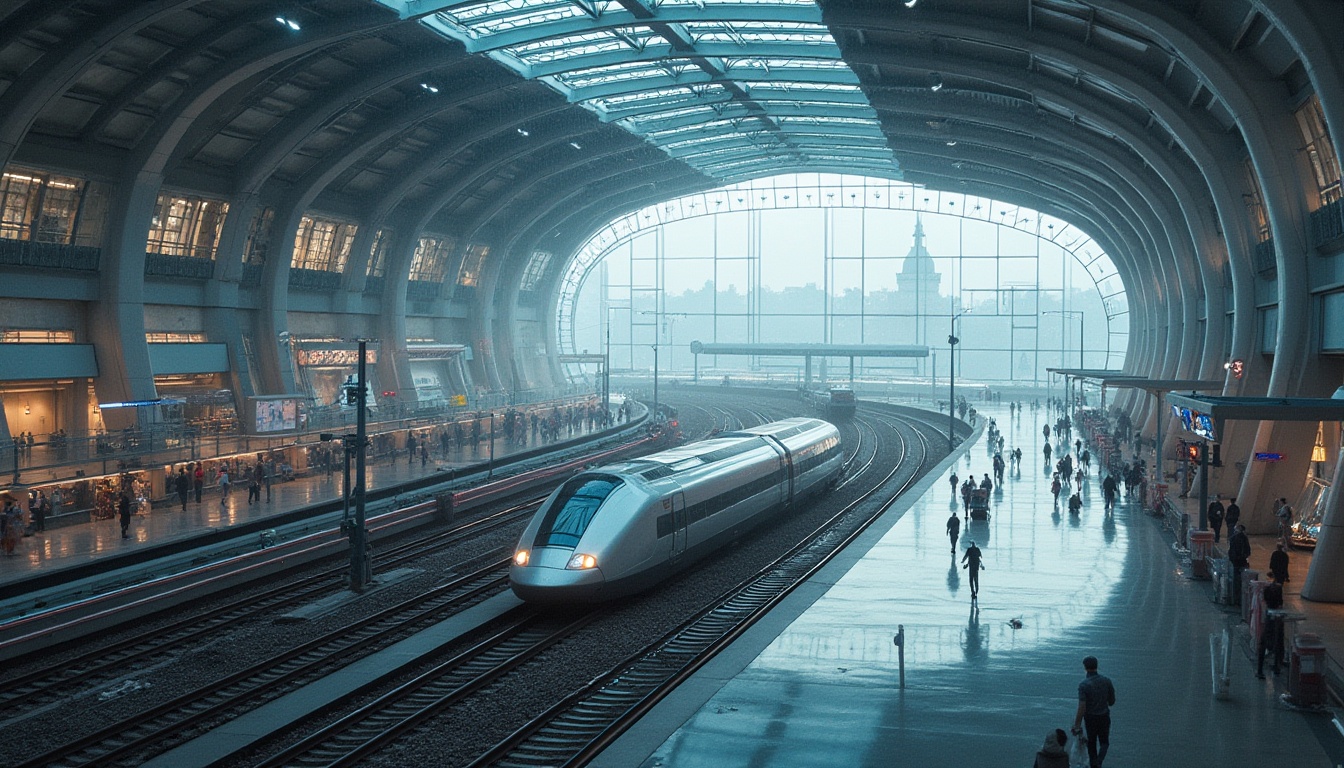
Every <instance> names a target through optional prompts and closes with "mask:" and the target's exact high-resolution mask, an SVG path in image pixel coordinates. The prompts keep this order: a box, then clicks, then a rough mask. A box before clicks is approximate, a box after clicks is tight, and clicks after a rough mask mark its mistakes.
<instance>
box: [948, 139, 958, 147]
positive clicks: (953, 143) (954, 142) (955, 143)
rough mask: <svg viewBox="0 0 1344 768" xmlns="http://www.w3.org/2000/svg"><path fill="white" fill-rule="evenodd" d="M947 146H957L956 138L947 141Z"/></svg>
mask: <svg viewBox="0 0 1344 768" xmlns="http://www.w3.org/2000/svg"><path fill="white" fill-rule="evenodd" d="M947 146H949V147H955V146H957V140H956V139H952V140H951V141H949V142H947Z"/></svg>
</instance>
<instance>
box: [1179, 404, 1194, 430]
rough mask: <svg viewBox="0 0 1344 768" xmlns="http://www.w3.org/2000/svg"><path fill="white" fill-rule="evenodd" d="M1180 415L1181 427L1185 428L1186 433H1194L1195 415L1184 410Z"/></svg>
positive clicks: (1187, 409)
mask: <svg viewBox="0 0 1344 768" xmlns="http://www.w3.org/2000/svg"><path fill="white" fill-rule="evenodd" d="M1179 415H1180V417H1181V426H1182V427H1184V428H1185V431H1186V432H1194V431H1195V423H1194V414H1192V413H1191V412H1190V409H1189V408H1182V409H1181V410H1180V414H1179Z"/></svg>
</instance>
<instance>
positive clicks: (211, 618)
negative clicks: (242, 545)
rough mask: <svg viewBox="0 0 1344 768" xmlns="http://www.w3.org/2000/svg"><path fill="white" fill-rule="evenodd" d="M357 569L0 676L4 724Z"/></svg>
mask: <svg viewBox="0 0 1344 768" xmlns="http://www.w3.org/2000/svg"><path fill="white" fill-rule="evenodd" d="M544 498H545V497H540V498H532V499H528V500H527V501H524V502H522V503H519V504H514V505H511V506H509V507H507V508H505V509H502V510H499V511H497V512H493V513H490V514H487V515H483V516H481V517H479V518H476V519H474V520H471V521H469V522H466V523H463V524H462V525H458V526H454V527H453V528H451V529H449V530H446V531H439V532H436V533H434V534H431V535H429V536H423V537H420V538H417V539H415V540H413V541H409V542H406V543H404V544H400V545H398V546H396V547H393V548H391V549H388V550H387V551H386V552H384V553H380V555H379V558H378V563H379V567H380V568H391V567H395V566H398V565H402V564H404V563H408V562H413V561H414V560H416V559H417V558H420V557H423V556H424V555H425V554H427V553H429V552H432V551H434V550H435V549H439V548H442V547H444V546H449V545H451V544H454V543H457V542H459V541H463V540H466V539H469V538H471V537H476V536H480V535H481V534H483V533H486V532H488V531H492V530H495V529H498V528H501V527H506V526H509V525H515V524H518V523H521V522H522V521H524V520H526V519H527V518H528V517H529V516H530V515H531V514H532V513H533V511H534V510H535V509H536V508H537V506H538V505H539V504H540V503H541V501H542V500H543V499H544ZM348 572H349V567H348V566H347V565H342V566H340V567H336V568H330V569H326V570H324V571H322V572H321V573H317V574H313V575H311V576H307V577H304V578H302V579H299V580H298V581H295V582H288V583H284V584H281V585H279V586H277V588H276V589H274V590H271V591H267V592H265V593H262V594H258V595H250V596H247V597H243V598H240V599H238V600H234V601H232V602H230V603H228V604H226V605H222V606H219V607H217V608H214V609H212V610H210V611H209V612H207V613H205V614H198V615H195V616H191V617H187V618H184V619H181V620H179V621H176V622H173V623H171V624H169V625H168V626H161V627H155V628H153V629H150V630H146V631H143V632H139V633H136V634H134V635H132V636H131V637H127V638H124V639H122V640H119V641H117V642H115V643H111V644H107V645H102V646H98V647H93V648H90V649H89V650H88V651H87V652H85V653H81V654H79V655H78V656H75V657H73V658H70V659H65V660H62V661H61V662H59V663H56V664H52V665H48V666H45V667H42V668H39V669H35V670H33V671H31V672H27V673H24V674H21V675H16V676H11V677H8V678H5V679H0V719H12V718H13V719H18V718H22V717H23V716H24V713H29V712H33V711H35V710H36V709H37V708H38V707H41V706H43V705H45V704H48V703H51V702H54V701H58V700H60V699H61V698H63V697H66V696H69V695H71V694H72V692H74V691H76V690H77V689H80V688H89V687H91V686H95V685H98V684H99V683H104V682H107V681H110V680H114V679H117V678H122V677H125V676H126V675H127V673H128V672H134V671H135V670H136V669H140V668H143V667H145V666H149V665H152V664H155V663H157V662H159V661H160V660H161V659H163V658H165V657H166V656H168V655H170V654H173V653H176V652H179V651H181V650H182V649H185V648H191V647H197V646H199V645H201V644H202V643H204V642H208V641H209V639H210V637H211V635H213V634H216V633H218V632H220V631H221V630H223V629H226V628H228V627H232V626H237V624H238V623H239V622H243V621H247V620H249V619H250V618H252V617H255V616H259V615H263V614H268V613H273V612H275V611H279V610H284V609H286V608H289V607H292V606H296V605H301V604H304V603H308V602H311V601H313V600H316V599H320V598H321V597H324V596H326V595H329V594H334V593H336V592H339V591H340V590H341V589H342V588H343V582H344V580H345V578H346V576H347V574H348Z"/></svg>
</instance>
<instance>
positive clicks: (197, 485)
mask: <svg viewBox="0 0 1344 768" xmlns="http://www.w3.org/2000/svg"><path fill="white" fill-rule="evenodd" d="M192 488H194V489H195V491H196V503H197V504H200V503H201V491H203V490H205V465H204V464H201V463H199V462H197V464H196V472H195V474H193V475H192Z"/></svg>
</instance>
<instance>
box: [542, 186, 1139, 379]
mask: <svg viewBox="0 0 1344 768" xmlns="http://www.w3.org/2000/svg"><path fill="white" fill-rule="evenodd" d="M790 208H795V209H797V208H851V209H853V208H869V209H874V208H875V209H886V210H897V211H921V212H927V213H929V214H942V215H951V216H960V217H964V218H967V219H973V220H977V221H983V222H988V223H991V224H996V225H999V226H1004V227H1010V228H1012V229H1015V230H1017V231H1020V232H1025V233H1028V234H1031V235H1034V236H1036V237H1039V238H1041V239H1043V240H1047V241H1049V242H1051V243H1053V244H1054V245H1055V246H1057V247H1058V248H1060V249H1061V250H1062V251H1064V252H1066V253H1068V254H1069V255H1070V256H1071V257H1072V259H1073V261H1074V263H1076V264H1077V265H1078V266H1080V267H1081V268H1082V269H1083V271H1084V272H1085V273H1086V274H1087V276H1088V278H1089V279H1091V281H1092V283H1093V284H1094V285H1095V286H1096V290H1097V294H1098V296H1099V298H1100V299H1101V303H1102V306H1103V308H1104V310H1105V313H1106V320H1107V326H1108V337H1109V339H1110V342H1109V343H1108V357H1109V356H1110V355H1117V356H1123V354H1124V351H1125V346H1126V340H1127V338H1128V324H1127V322H1126V319H1125V318H1124V316H1125V315H1127V314H1128V313H1129V299H1128V296H1127V294H1126V292H1125V288H1124V285H1123V283H1122V282H1121V279H1120V275H1119V273H1118V271H1117V270H1116V267H1115V263H1114V262H1112V261H1111V258H1110V256H1108V255H1107V254H1106V252H1105V251H1104V250H1102V248H1101V246H1100V245H1099V244H1098V243H1097V242H1096V241H1095V240H1093V239H1092V237H1091V236H1090V235H1088V234H1087V233H1085V232H1083V231H1082V230H1080V229H1078V228H1077V227H1076V226H1074V225H1073V224H1070V223H1069V222H1067V221H1064V220H1063V219H1058V218H1055V217H1054V216H1050V215H1047V214H1044V213H1040V212H1038V211H1035V210H1033V209H1031V208H1024V207H1021V206H1018V205H1014V204H1011V203H1004V202H1000V201H998V200H994V199H991V198H987V197H978V196H975V195H966V194H962V193H959V192H941V191H938V190H933V189H926V188H924V187H920V186H916V185H912V184H907V183H905V182H900V181H891V180H887V179H878V178H870V177H864V176H849V175H840V174H798V175H792V174H791V175H785V176H773V177H768V178H760V179H754V180H751V181H744V182H739V183H736V184H732V185H728V186H724V187H720V188H718V189H713V190H708V191H705V192H699V193H695V194H692V195H686V196H684V197H679V198H676V199H674V200H668V201H665V202H662V203H658V204H656V205H650V206H646V207H644V208H641V209H639V210H636V211H632V212H631V213H628V214H626V215H625V216H622V217H620V218H619V219H616V220H614V221H612V222H611V223H609V224H607V225H606V226H605V227H603V228H601V229H600V230H598V231H597V232H596V233H594V234H593V236H592V237H590V238H589V239H588V241H587V242H586V243H584V245H583V247H581V248H580V249H579V251H578V252H577V253H575V254H574V256H573V257H572V258H571V259H570V261H569V263H568V264H566V265H565V267H564V273H563V276H562V278H561V281H560V290H559V296H558V298H557V303H556V323H557V325H556V330H557V339H558V341H559V344H560V351H561V352H562V353H570V352H574V351H575V342H574V329H575V324H574V311H575V306H576V303H577V301H578V297H579V294H580V293H581V292H582V289H583V284H584V281H585V280H586V279H587V278H588V276H589V275H590V274H592V273H593V269H594V267H596V266H597V264H599V263H600V262H601V261H602V259H604V258H605V257H606V256H607V254H608V253H610V252H611V251H612V250H613V249H615V248H617V247H619V246H621V245H623V244H624V243H626V242H628V241H629V240H631V239H632V238H634V237H636V236H638V235H640V234H641V233H644V232H649V231H652V230H655V229H657V228H659V227H662V226H664V225H667V224H671V223H673V222H677V221H682V220H684V219H690V218H695V217H697V216H711V215H715V214H719V213H734V212H743V211H768V210H778V209H790ZM1117 319H1119V322H1116V321H1117Z"/></svg>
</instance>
